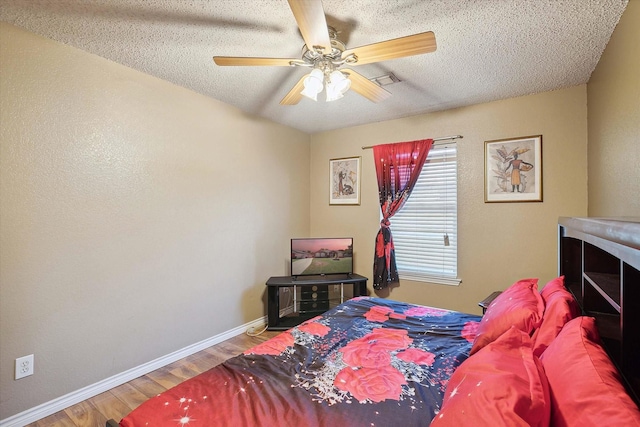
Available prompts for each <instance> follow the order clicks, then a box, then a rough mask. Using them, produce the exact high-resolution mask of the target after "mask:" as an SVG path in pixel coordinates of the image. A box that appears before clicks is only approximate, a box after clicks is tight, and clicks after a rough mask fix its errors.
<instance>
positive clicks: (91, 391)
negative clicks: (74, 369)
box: [0, 316, 266, 427]
mask: <svg viewBox="0 0 640 427" xmlns="http://www.w3.org/2000/svg"><path fill="white" fill-rule="evenodd" d="M264 325H266V316H265V317H262V318H260V319H256V320H254V321H252V322H249V323H245V324H244V325H241V326H238V327H236V328H233V329H231V330H228V331H226V332H222V333H221V334H218V335H215V336H213V337H211V338H207V339H205V340H203V341H200V342H197V343H195V344H192V345H189V346H187V347H184V348H182V349H180V350H177V351H174V352H173V353H170V354H167V355H166V356H162V357H159V358H157V359H155V360H152V361H150V362H147V363H144V364H142V365H140V366H136V367H135V368H131V369H129V370H127V371H124V372H121V373H119V374H116V375H114V376H112V377H109V378H106V379H104V380H102V381H98V382H97V383H95V384H91V385H89V386H87V387H84V388H81V389H79V390H76V391H73V392H71V393H68V394H65V395H64V396H61V397H58V398H57V399H53V400H51V401H49V402H45V403H43V404H42V405H38V406H36V407H34V408H31V409H27V410H26V411H23V412H20V413H19V414H16V415H13V416H11V417H8V418H5V419H4V420H0V427H24V426H25V425H27V424H29V423H33V422H35V421H38V420H40V419H42V418H44V417H47V416H49V415H51V414H55V413H56V412H58V411H62V410H63V409H65V408H68V407H70V406H73V405H75V404H76V403H80V402H82V401H83V400H87V399H89V398H91V397H93V396H97V395H98V394H100V393H104V392H105V391H107V390H110V389H112V388H114V387H117V386H119V385H122V384H124V383H126V382H129V381H131V380H133V379H135V378H138V377H140V376H142V375H145V374H148V373H149V372H151V371H155V370H156V369H159V368H162V367H163V366H166V365H168V364H170V363H173V362H175V361H177V360H180V359H182V358H183V357H187V356H190V355H192V354H194V353H197V352H199V351H201V350H204V349H205V348H208V347H211V346H212V345H215V344H218V343H221V342H222V341H225V340H228V339H229V338H233V337H235V336H237V335H240V334H243V333H244V332H245V331H246V330H247V329H249V328H254V329H258V327H260V326H264ZM118 421H119V420H118Z"/></svg>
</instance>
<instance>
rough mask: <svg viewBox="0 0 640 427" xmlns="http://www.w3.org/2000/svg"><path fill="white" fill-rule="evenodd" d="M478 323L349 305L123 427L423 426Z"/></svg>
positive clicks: (173, 393) (407, 307)
mask: <svg viewBox="0 0 640 427" xmlns="http://www.w3.org/2000/svg"><path fill="white" fill-rule="evenodd" d="M479 320H480V316H475V315H471V314H464V313H459V312H455V311H448V310H442V309H437V308H431V307H425V306H417V305H411V304H406V303H401V302H397V301H391V300H385V299H378V298H368V297H361V298H354V299H351V300H349V301H347V302H346V303H344V304H342V305H340V306H338V307H336V308H334V309H332V310H330V311H328V312H326V313H325V314H323V315H322V316H319V317H316V318H314V319H311V320H309V321H307V322H305V323H303V324H301V325H299V326H297V327H295V328H292V329H290V330H289V331H286V332H283V333H281V334H280V335H278V336H276V337H274V338H272V339H270V340H269V341H266V342H264V343H262V344H260V345H258V346H256V347H253V348H252V349H250V350H247V351H246V352H245V353H244V354H243V355H240V356H237V357H234V358H232V359H229V360H227V361H226V362H224V363H223V364H221V365H219V366H216V367H215V368H213V369H211V370H209V371H207V372H204V373H202V374H200V375H198V376H197V377H194V378H192V379H190V380H187V381H185V382H184V383H182V384H179V385H178V386H176V387H174V388H172V389H170V390H167V391H166V392H164V393H162V394H160V395H158V396H156V397H153V398H151V399H149V400H148V401H147V402H145V403H143V404H142V405H141V406H140V407H138V408H137V409H136V410H134V411H133V412H132V413H131V414H129V415H128V416H127V417H126V418H124V419H123V420H122V421H121V422H120V425H121V426H122V427H133V426H189V427H196V426H204V427H212V426H233V427H236V426H252V427H253V426H330V427H339V426H393V425H402V426H403V427H404V426H427V425H429V423H430V421H431V419H432V418H433V417H434V416H435V415H436V414H437V413H438V411H439V409H440V405H441V404H442V399H443V397H444V390H445V387H446V385H447V382H448V381H449V377H450V376H451V374H452V373H453V371H454V370H455V369H456V367H457V366H458V365H460V363H462V362H463V361H464V360H465V359H466V358H467V357H468V355H469V350H470V348H471V342H472V341H473V338H474V337H475V331H476V328H477V325H478V321H479Z"/></svg>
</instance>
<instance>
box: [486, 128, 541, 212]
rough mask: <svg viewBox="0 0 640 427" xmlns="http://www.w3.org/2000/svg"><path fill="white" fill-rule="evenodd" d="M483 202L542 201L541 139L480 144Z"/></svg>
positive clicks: (513, 139) (511, 139)
mask: <svg viewBox="0 0 640 427" xmlns="http://www.w3.org/2000/svg"><path fill="white" fill-rule="evenodd" d="M484 163H485V165H484V167H485V169H484V190H485V191H484V201H485V203H494V202H498V203H500V202H541V201H542V135H535V136H525V137H518V138H507V139H496V140H493V141H485V143H484Z"/></svg>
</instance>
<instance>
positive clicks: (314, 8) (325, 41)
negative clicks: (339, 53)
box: [289, 0, 331, 53]
mask: <svg viewBox="0 0 640 427" xmlns="http://www.w3.org/2000/svg"><path fill="white" fill-rule="evenodd" d="M289 7H290V8H291V11H292V12H293V16H294V17H295V18H296V22H297V23H298V27H299V28H300V32H301V33H302V38H303V39H304V43H305V44H306V45H307V48H308V49H309V50H312V51H314V50H320V51H321V52H322V53H331V39H330V38H329V31H328V30H327V19H326V18H325V16H324V9H323V8H322V2H321V1H320V0H289Z"/></svg>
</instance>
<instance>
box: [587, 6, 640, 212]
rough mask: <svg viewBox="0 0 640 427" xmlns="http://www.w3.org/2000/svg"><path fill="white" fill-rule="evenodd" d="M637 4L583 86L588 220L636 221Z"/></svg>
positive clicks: (639, 127) (639, 125)
mask: <svg viewBox="0 0 640 427" xmlns="http://www.w3.org/2000/svg"><path fill="white" fill-rule="evenodd" d="M639 76H640V0H632V1H630V2H629V4H628V5H627V8H626V10H625V12H624V14H623V15H622V18H621V19H620V22H618V26H617V27H616V30H615V31H614V33H613V36H612V37H611V40H610V41H609V44H608V45H607V48H606V49H605V51H604V53H603V55H602V57H601V58H600V62H599V63H598V66H597V67H596V69H595V71H594V72H593V74H592V75H591V79H590V80H589V83H588V85H587V99H588V106H589V151H588V153H589V216H635V217H640V172H639V171H640V77H639Z"/></svg>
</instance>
